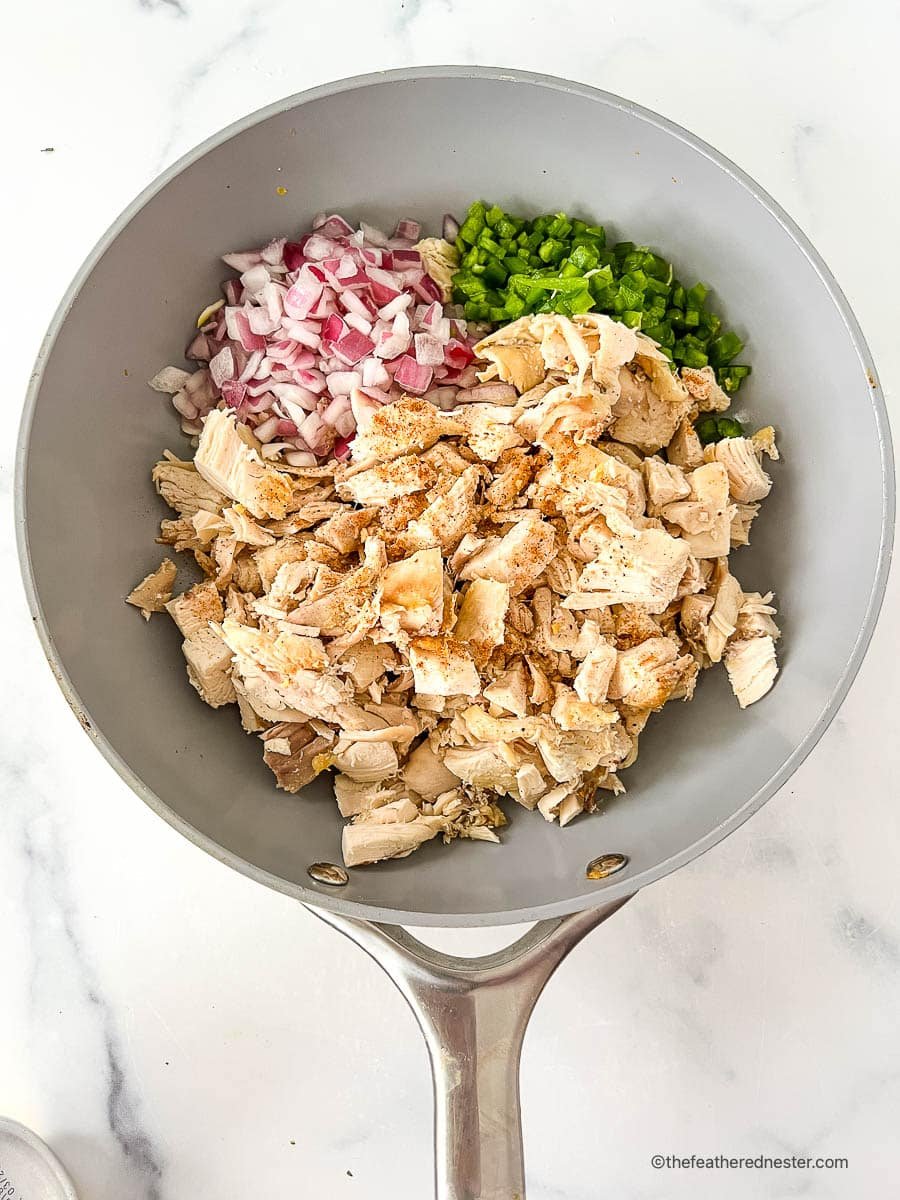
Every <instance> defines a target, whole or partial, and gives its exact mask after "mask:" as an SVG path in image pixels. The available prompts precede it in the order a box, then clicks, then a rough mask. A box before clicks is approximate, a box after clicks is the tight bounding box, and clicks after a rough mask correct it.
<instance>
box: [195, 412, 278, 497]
mask: <svg viewBox="0 0 900 1200" xmlns="http://www.w3.org/2000/svg"><path fill="white" fill-rule="evenodd" d="M246 430H247V427H246V425H238V423H237V421H236V420H235V418H234V416H233V414H231V413H230V412H225V411H224V410H223V409H219V408H214V409H213V410H212V411H211V412H210V413H209V414H208V416H207V417H206V419H205V421H204V422H203V432H202V433H201V434H200V445H199V446H198V447H197V453H196V454H195V455H194V465H195V466H196V468H197V470H198V471H199V472H200V474H201V475H202V476H203V478H204V479H205V480H206V481H207V483H210V484H212V486H213V487H214V488H217V489H218V490H219V491H220V492H224V493H225V495H226V496H230V497H231V499H232V500H237V501H238V503H239V504H243V505H244V507H245V508H247V509H248V510H249V511H250V513H251V514H252V515H253V516H254V517H276V518H277V517H283V516H285V514H286V513H287V511H288V508H289V506H290V503H291V498H292V495H293V487H292V485H291V480H290V477H289V476H288V475H285V474H283V473H282V472H280V471H277V470H276V469H275V468H274V467H272V466H269V465H268V464H267V463H266V462H265V461H264V460H263V459H262V458H261V457H260V454H259V452H258V450H256V449H255V448H254V447H252V446H249V445H248V444H247V442H246V441H245V436H247V435H246V433H245V431H246ZM250 436H252V435H250Z"/></svg>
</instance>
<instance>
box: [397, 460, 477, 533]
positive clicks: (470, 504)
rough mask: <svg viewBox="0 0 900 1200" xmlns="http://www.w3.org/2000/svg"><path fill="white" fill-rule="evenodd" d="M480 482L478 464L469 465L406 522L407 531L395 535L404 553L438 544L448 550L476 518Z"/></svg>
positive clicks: (472, 526)
mask: <svg viewBox="0 0 900 1200" xmlns="http://www.w3.org/2000/svg"><path fill="white" fill-rule="evenodd" d="M480 482H481V472H480V470H479V468H477V467H468V468H467V469H466V470H465V471H463V473H462V475H460V476H459V478H458V479H457V480H456V481H455V482H454V483H453V485H452V486H451V487H450V488H449V490H448V491H446V492H444V493H443V494H442V495H440V496H437V497H436V498H435V499H434V500H432V501H431V503H429V504H428V506H427V507H426V508H425V510H424V511H423V512H422V514H421V516H419V517H418V518H416V519H415V520H412V521H410V522H409V525H408V527H407V529H406V531H405V532H404V533H403V534H401V535H400V537H399V538H398V539H397V547H398V549H400V550H401V552H403V553H411V552H412V551H414V550H420V549H424V548H425V547H427V546H440V548H441V551H442V552H443V553H444V554H450V553H452V551H453V550H454V549H455V548H456V547H457V546H458V545H459V543H460V542H461V540H462V539H463V537H464V536H465V535H466V534H467V533H469V532H470V531H471V530H472V529H474V527H475V525H476V523H477V521H478V511H479V509H478V504H477V501H476V497H477V494H478V487H479V484H480Z"/></svg>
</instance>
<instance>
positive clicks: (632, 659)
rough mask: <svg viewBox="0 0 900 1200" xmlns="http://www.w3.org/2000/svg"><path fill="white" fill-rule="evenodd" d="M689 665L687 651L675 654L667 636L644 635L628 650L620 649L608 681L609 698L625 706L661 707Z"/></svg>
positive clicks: (672, 644) (689, 657)
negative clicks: (641, 640) (637, 643)
mask: <svg viewBox="0 0 900 1200" xmlns="http://www.w3.org/2000/svg"><path fill="white" fill-rule="evenodd" d="M692 665H693V659H692V658H691V656H690V655H689V654H685V655H679V654H678V647H677V646H676V645H675V643H674V642H673V641H672V640H671V638H648V639H647V641H646V642H641V643H640V645H638V646H632V647H631V649H630V650H620V651H619V654H618V657H617V660H616V667H615V670H614V671H613V674H612V679H611V680H610V684H609V696H610V699H612V700H621V701H622V702H623V704H626V705H628V707H629V708H638V709H656V708H661V707H662V705H663V704H665V702H666V701H667V700H668V699H669V696H670V695H671V694H672V691H673V690H674V688H675V687H676V686H677V684H678V683H679V682H680V681H681V678H682V676H683V675H684V672H685V671H686V670H687V668H688V667H689V666H692Z"/></svg>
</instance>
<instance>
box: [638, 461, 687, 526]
mask: <svg viewBox="0 0 900 1200" xmlns="http://www.w3.org/2000/svg"><path fill="white" fill-rule="evenodd" d="M642 467H643V471H644V483H645V484H646V487H647V500H648V504H647V511H648V512H649V513H650V514H651V515H653V516H658V515H659V513H660V511H661V510H662V508H663V507H664V506H665V505H666V504H672V503H673V502H674V501H675V500H684V499H686V497H688V496H690V494H691V485H690V484H689V483H688V481H687V479H686V478H685V474H684V471H682V470H681V468H680V467H677V466H674V465H673V464H671V463H666V462H663V460H662V459H661V458H657V457H656V456H655V455H654V456H653V457H652V458H645V459H644V461H643V463H642Z"/></svg>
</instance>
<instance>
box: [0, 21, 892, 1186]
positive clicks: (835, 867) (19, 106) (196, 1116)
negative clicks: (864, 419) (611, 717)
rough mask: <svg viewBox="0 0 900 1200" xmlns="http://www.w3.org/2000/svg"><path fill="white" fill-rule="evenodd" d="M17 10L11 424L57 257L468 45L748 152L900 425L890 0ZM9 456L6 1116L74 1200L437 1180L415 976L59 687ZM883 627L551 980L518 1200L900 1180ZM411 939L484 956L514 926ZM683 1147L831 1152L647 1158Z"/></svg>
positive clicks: (1, 972)
mask: <svg viewBox="0 0 900 1200" xmlns="http://www.w3.org/2000/svg"><path fill="white" fill-rule="evenodd" d="M5 23H6V33H7V45H8V46H15V47H16V48H17V52H16V54H15V56H12V55H8V56H7V65H6V68H5V71H4V76H5V79H4V82H5V84H6V95H7V103H6V112H7V122H6V127H5V129H4V133H3V142H4V145H5V148H6V150H5V153H6V160H7V170H6V172H5V173H4V175H5V178H4V185H3V188H2V190H0V209H2V216H3V218H4V220H3V226H4V228H5V229H6V230H7V235H6V236H7V243H6V247H5V251H4V259H5V261H6V264H7V265H6V268H5V286H4V288H3V295H2V299H0V312H2V328H3V333H4V338H3V341H4V354H3V357H4V393H5V397H4V398H5V402H6V404H7V406H8V407H10V409H11V412H10V419H9V423H10V426H11V427H14V425H15V422H16V420H17V410H18V406H19V404H20V399H21V396H22V394H23V391H24V388H25V384H26V381H27V376H28V372H29V369H30V364H31V362H32V360H33V357H34V354H35V352H36V350H37V347H38V342H39V339H40V337H41V335H42V333H43V330H44V328H45V325H46V323H47V321H48V320H49V318H50V316H51V314H52V311H53V309H54V307H55V306H56V304H57V302H58V299H59V297H60V295H61V294H62V291H63V289H64V287H65V286H66V284H67V282H68V280H69V278H70V276H71V275H72V274H73V272H74V271H75V269H76V268H77V266H78V265H79V264H80V262H81V260H82V259H83V257H84V255H85V254H86V253H87V251H88V250H89V248H90V247H91V245H92V244H93V243H94V241H95V239H96V238H97V237H98V236H99V235H100V233H101V232H102V231H103V230H104V229H105V227H106V226H107V225H108V224H109V222H110V221H111V220H112V219H113V217H114V216H115V215H116V214H117V213H118V211H119V210H120V209H121V208H122V207H123V206H124V205H125V204H126V203H127V202H128V201H129V200H130V199H131V197H132V196H133V195H134V194H135V193H136V192H137V191H138V190H139V189H141V188H142V187H143V186H144V185H145V184H146V183H147V182H148V181H149V180H150V179H151V178H152V177H153V176H154V175H155V174H157V172H158V171H160V170H161V169H162V168H163V167H164V166H166V165H167V164H168V163H170V162H171V161H172V160H173V159H174V158H176V157H177V156H178V155H180V154H181V153H182V152H184V151H185V150H187V149H188V148H189V147H190V146H192V145H193V144H194V143H196V142H198V141H200V140H201V139H202V138H204V137H206V136H207V135H208V134H209V133H211V132H213V131H214V130H215V129H217V128H218V127H220V126H222V125H224V124H226V123H228V122H230V121H231V120H233V119H235V118H236V117H238V116H240V115H241V114H243V113H244V112H246V111H248V110H251V109H254V108H257V107H259V106H261V105H263V104H266V103H268V102H270V101H272V100H275V99H276V98H278V97H280V96H282V95H285V94H287V93H290V92H293V91H298V90H300V89H302V88H305V87H308V86H310V85H313V84H316V83H319V82H322V81H324V80H325V79H327V78H329V77H332V76H336V75H352V74H356V73H359V72H364V71H371V70H375V69H379V68H384V67H390V66H398V65H404V64H410V63H434V62H475V61H478V60H485V61H491V60H493V61H500V62H502V63H504V65H511V66H519V67H527V68H532V69H535V70H539V71H543V72H547V73H551V74H560V75H567V76H570V77H572V78H574V79H579V80H584V81H586V82H589V83H593V84H597V85H600V86H602V87H605V88H607V89H609V90H611V91H614V92H619V93H621V94H622V95H626V96H629V97H630V98H632V99H634V100H637V101H639V102H640V103H642V104H645V105H647V106H649V107H650V108H653V109H656V110H658V111H660V112H663V113H665V114H666V115H668V116H670V117H672V118H673V119H674V120H676V121H678V122H680V123H682V124H683V125H686V126H687V127H688V128H690V129H692V130H694V131H695V132H696V133H698V134H699V135H700V136H701V137H703V138H705V139H707V140H708V141H710V142H711V143H713V144H714V145H715V146H717V147H719V148H720V149H721V150H722V151H724V152H725V153H726V154H727V155H729V156H730V157H731V158H733V159H735V160H736V161H737V162H738V163H740V164H741V166H743V167H744V168H745V169H746V170H747V171H749V172H750V174H751V175H753V176H755V178H756V179H758V180H759V181H760V183H761V184H762V185H763V186H764V187H765V188H767V189H768V190H769V191H770V192H771V193H772V194H773V195H774V196H775V197H776V198H777V199H778V200H779V201H780V202H781V203H782V204H784V205H785V207H786V208H787V209H788V211H789V212H790V213H791V214H792V215H793V216H794V217H795V218H796V219H797V220H798V221H799V223H800V225H801V226H803V228H804V229H805V230H806V231H807V232H808V233H809V235H810V236H811V237H812V239H813V241H814V242H815V243H816V245H817V246H818V248H819V250H820V251H821V252H822V253H823V255H824V257H825V259H826V260H827V261H828V263H829V265H830V266H831V267H832V269H833V270H834V271H835V273H836V275H837V277H838V279H839V280H840V282H841V284H842V286H843V287H844V288H845V290H846V292H847V294H848V296H849V299H850V301H851V303H852V304H853V306H854V307H855V310H856V312H857V314H858V316H859V318H860V320H861V322H862V325H863V327H864V329H865V330H866V333H867V336H868V338H869V341H870V345H871V347H872V350H873V352H874V355H875V358H876V361H877V362H878V364H879V368H880V371H881V375H882V380H883V383H884V385H885V390H886V393H887V396H888V401H889V403H890V404H891V405H892V406H893V407H894V412H895V415H896V405H897V404H898V403H900V396H898V390H897V389H898V386H900V340H898V337H897V304H896V290H897V286H896V279H897V277H898V275H900V237H898V224H897V217H896V213H897V197H898V195H900V158H898V155H897V154H896V122H895V117H896V113H897V110H898V102H900V85H898V74H897V66H896V60H895V57H896V45H897V41H898V37H900V15H898V10H897V9H896V6H894V5H889V4H887V3H886V2H884V0H881V2H880V3H876V4H873V5H870V6H867V13H866V16H865V19H862V18H861V17H860V16H859V15H857V14H856V13H855V11H854V6H852V5H850V4H849V3H846V2H845V0H830V2H829V0H755V2H754V3H746V2H743V0H683V2H682V3H680V4H677V5H676V4H672V3H663V2H662V0H645V3H643V4H642V5H639V6H626V7H621V6H620V7H618V8H617V9H616V10H615V11H610V10H609V9H608V6H604V5H595V6H587V5H584V4H583V3H578V2H576V0H557V2H556V3H555V4H554V5H552V6H547V7H544V6H540V5H538V4H536V3H523V0H489V3H487V4H484V3H476V0H406V3H393V2H388V0H365V2H362V0H345V3H344V5H343V6H341V7H340V8H339V9H338V8H336V7H335V6H326V7H325V8H324V9H322V8H319V6H316V5H310V4H297V3H296V0H235V2H234V3H230V4H223V3H213V2H212V0H130V3H129V2H127V0H91V2H90V3H88V4H81V5H72V4H67V3H64V2H63V0H43V3H41V4H38V5H35V6H31V5H16V6H15V8H14V10H13V11H12V12H11V13H10V14H9V15H8V16H7V18H6V21H5ZM13 118H14V119H13ZM12 441H13V439H12V437H10V438H8V439H7V444H6V447H5V449H4V450H3V451H2V454H0V501H2V506H3V512H4V521H3V524H2V535H0V555H2V563H3V566H4V568H5V572H6V574H7V576H8V578H9V579H10V584H9V586H8V587H6V588H5V589H4V591H3V593H2V596H0V606H2V607H0V612H2V625H3V629H4V634H5V637H4V651H3V672H2V676H3V678H2V682H0V696H2V704H3V711H4V721H3V731H2V734H0V787H2V803H0V1113H4V1114H5V1115H7V1116H10V1117H14V1118H16V1119H18V1120H20V1121H22V1122H24V1123H26V1124H28V1125H30V1126H31V1127H33V1128H34V1129H35V1130H36V1131H37V1132H38V1133H40V1134H41V1135H42V1136H43V1137H45V1138H46V1139H47V1140H48V1141H49V1142H50V1143H51V1144H52V1145H53V1147H54V1148H55V1149H56V1150H57V1151H58V1153H59V1154H60V1155H61V1157H62V1158H63V1160H64V1161H65V1162H66V1164H67V1165H68V1167H69V1169H70V1170H71V1172H72V1174H73V1176H74V1178H75V1181H76V1183H77V1185H78V1188H79V1191H80V1195H81V1196H82V1197H83V1200H184V1198H186V1197H192V1198H193V1197H203V1198H204V1200H233V1198H235V1197H239V1196H251V1195H252V1196H269V1197H277V1198H280V1197H287V1196H289V1195H290V1196H298V1195H299V1196H304V1197H305V1196H310V1197H312V1196H317V1197H318V1196H322V1197H328V1198H329V1200H332V1198H334V1200H338V1198H344V1197H347V1198H349V1197H358V1198H360V1200H387V1198H388V1197H391V1198H402V1200H406V1198H410V1200H421V1198H423V1197H426V1196H427V1195H429V1189H430V1172H431V1132H430V1126H431V1099H430V1084H429V1079H428V1068H427V1062H426V1056H425V1051H424V1047H423V1045H422V1043H421V1040H420V1038H419V1036H418V1033H417V1030H416V1029H415V1026H414V1023H413V1019H412V1017H411V1015H410V1014H409V1012H408V1011H407V1010H406V1008H405V1006H404V1004H403V1002H402V1000H401V999H400V997H399V995H398V994H396V993H395V992H394V990H393V988H392V986H391V984H390V983H389V982H388V980H387V979H386V978H385V977H383V976H382V975H381V973H380V972H379V970H378V969H377V968H376V967H375V966H374V965H373V964H372V963H370V962H369V961H368V960H367V959H366V958H365V957H364V956H363V955H361V954H360V953H359V952H358V951H357V950H355V949H354V948H353V947H352V946H351V945H350V944H349V943H347V942H345V941H344V939H342V938H340V937H338V936H337V935H335V934H334V933H333V932H332V931H331V930H329V929H327V928H326V927H325V926H324V925H323V924H321V923H320V922H318V921H317V920H315V918H313V917H311V916H310V915H308V914H307V913H306V912H305V911H304V910H303V909H301V908H300V907H299V906H298V905H297V904H296V903H294V902H292V901H291V900H289V899H287V898H286V897H284V896H281V895H278V894H276V893H274V892H270V891H267V890H265V889H264V888H262V887H259V886H257V885H255V884H253V883H251V882H250V881H249V880H247V879H245V878H243V877H242V876H240V875H238V874H236V873H234V872H231V871H229V870H228V869H226V868H225V867H223V866H221V865H219V864H218V863H216V862H214V861H212V860H211V859H209V858H207V857H206V856H205V855H204V854H202V853H201V852H200V851H199V850H197V849H195V848H194V847H193V846H191V845H189V844H188V843H187V842H186V841H183V840H182V839H181V838H180V837H179V836H178V835H177V834H176V833H175V832H174V831H173V830H172V829H170V828H169V827H168V826H166V825H165V824H164V823H163V822H161V821H160V820H158V819H157V818H156V817H155V816H153V814H152V813H151V812H150V811H149V809H147V808H145V807H144V805H143V804H141V802H140V801H139V800H138V799H137V798H136V797H135V796H133V795H132V794H131V793H130V792H129V790H128V789H127V788H126V786H125V784H124V783H122V782H121V781H120V780H119V779H118V778H117V777H116V775H115V774H114V773H113V771H112V769H111V768H110V767H109V766H108V765H107V764H106V763H105V762H104V761H103V759H102V758H101V757H100V756H99V755H98V754H97V753H96V751H95V750H94V748H93V747H92V746H91V744H90V742H89V741H88V739H87V738H85V737H84V736H83V734H82V732H81V730H80V729H79V727H78V724H77V722H76V721H75V719H74V718H73V716H72V715H71V713H70V712H69V710H68V708H67V706H66V704H65V702H64V701H63V699H62V696H61V695H60V694H59V692H58V691H57V689H56V686H55V684H54V682H53V679H52V676H51V674H50V672H49V670H48V669H47V667H46V664H45V662H44V660H43V657H42V654H41V652H40V650H39V647H38V644H37V640H36V638H35V637H34V634H33V631H32V629H31V622H30V619H29V617H28V614H27V612H26V607H25V602H24V598H23V596H22V593H21V589H20V585H19V579H18V566H17V563H16V555H15V548H14V545H13V538H12V513H11V507H12V458H13V445H12ZM898 628H900V584H898V582H897V578H896V575H895V578H894V582H893V584H892V585H891V587H890V590H889V594H888V599H887V603H886V605H885V609H884V612H883V615H882V618H881V622H880V625H879V628H878V631H877V633H876V636H875V641H874V644H873V647H872V650H871V652H870V654H869V656H868V658H867V660H866V662H865V664H864V666H863V669H862V672H861V674H860V676H859V678H858V680H857V682H856V684H855V686H854V688H853V690H852V692H851V694H850V697H849V699H848V700H847V702H846V704H845V705H844V707H843V709H842V710H841V713H840V715H839V716H838V718H837V719H836V721H835V722H834V724H833V726H832V727H831V729H830V730H829V732H828V733H827V735H826V736H825V737H824V739H823V740H822V742H821V744H820V746H819V747H818V749H817V750H816V751H815V753H814V754H813V755H812V756H811V757H810V758H809V760H808V761H807V762H806V763H805V764H804V765H803V766H802V767H801V769H800V770H799V771H798V772H797V774H796V775H795V776H794V778H793V779H792V780H791V782H790V783H789V784H788V786H786V787H785V788H784V789H783V791H782V792H781V793H780V794H779V795H778V796H776V797H775V798H774V799H773V800H772V801H771V802H770V803H769V804H768V805H767V806H766V807H765V808H764V809H763V810H762V811H761V812H760V813H759V814H758V815H757V816H756V817H755V818H753V820H751V821H750V822H749V823H748V824H747V825H746V826H744V827H743V828H742V829H741V830H739V831H738V832H737V833H736V834H735V835H733V836H732V837H731V838H730V839H729V840H728V841H727V842H726V843H724V844H723V845H722V846H720V847H718V848H717V849H716V850H714V851H713V852H711V853H710V854H708V855H707V856H706V857H704V858H703V859H701V860H700V861H698V862H696V863H694V864H693V865H692V866H690V867H688V868H686V869H684V870H682V871H680V872H678V874H677V875H676V876H674V877H671V878H669V879H667V880H665V881H663V882H662V883H659V884H657V885H655V886H654V887H652V888H651V889H650V890H648V891H647V892H645V893H643V894H641V895H640V896H638V898H637V899H636V900H635V901H634V902H633V903H632V904H631V905H629V906H628V907H627V908H625V909H624V910H623V911H622V913H620V914H618V915H617V916H616V917H615V918H614V919H613V920H612V921H610V922H609V923H608V924H607V925H605V926H604V927H602V928H601V929H599V930H597V931H596V932H595V933H594V934H593V935H592V936H591V937H590V938H589V939H588V940H587V941H586V942H585V943H583V944H582V945H581V946H580V947H579V948H578V949H577V950H576V951H575V953H574V954H573V955H572V957H571V959H570V960H569V961H568V962H567V963H566V964H565V966H564V967H563V969H562V970H561V971H560V972H559V974H558V976H557V977H556V978H555V979H554V980H553V981H552V982H551V984H550V985H549V987H548V989H547V992H546V993H545V995H544V997H543V999H542V1000H541V1002H540V1004H539V1006H538V1008H537V1011H536V1013H535V1016H534V1019H533V1024H532V1027H531V1030H530V1032H529V1034H528V1037H527V1039H526V1044H525V1052H524V1062H523V1082H522V1092H523V1104H524V1121H525V1131H526V1141H527V1153H528V1169H529V1181H530V1190H529V1197H530V1200H563V1198H564V1200H596V1198H597V1197H599V1196H601V1195H607V1194H609V1195H617V1196H621V1197H624V1198H626V1200H657V1198H659V1200H663V1198H665V1200H669V1198H673V1197H675V1198H677V1197H682V1196H684V1197H687V1196H690V1197H692V1198H693V1200H705V1198H707V1197H708V1198H710V1200H712V1198H716V1200H718V1198H719V1197H721V1196H723V1195H726V1194H727V1195H728V1196H729V1197H737V1198H739V1200H740V1198H743V1197H752V1198H758V1197H766V1198H768V1197H773V1198H774V1197H788V1196H795V1195H801V1194H802V1195H804V1196H808V1197H811V1198H812V1197H815V1198H821V1200H825V1198H828V1197H839V1198H841V1200H844V1198H846V1200H850V1198H853V1200H856V1198H857V1197H863V1196H866V1197H867V1196H876V1195H880V1196H885V1195H888V1194H895V1193H896V1190H897V1188H898V1186H900V1185H898V1183H897V1173H898V1164H897V1158H896V1130H897V1120H898V1115H900V1018H898V1013H900V890H898V885H897V862H898V857H900V808H898V803H897V782H896V781H897V779H898V778H900V738H898V737H897V732H896V726H897V716H898V711H900V708H898V701H897V671H896V662H897V659H898V654H900V640H898V634H897V630H898ZM429 936H430V937H431V939H432V941H434V942H435V943H436V944H440V945H441V946H443V947H447V948H452V949H455V950H458V951H461V952H468V953H478V952H481V951H484V950H487V949H491V948H494V947H495V946H497V945H499V944H501V943H502V942H504V941H506V940H508V939H509V931H491V930H484V931H467V932H466V931H458V932H456V931H446V932H444V933H442V934H440V935H439V934H438V933H437V932H434V931H433V932H432V933H431V934H430V935H429ZM692 1152H693V1153H697V1154H704V1155H706V1154H710V1155H712V1154H717V1153H720V1154H726V1155H749V1156H753V1155H758V1154H768V1155H789V1154H798V1155H805V1154H808V1155H810V1156H819V1155H821V1156H833V1157H846V1158H847V1159H848V1160H849V1167H848V1168H847V1169H845V1170H833V1171H825V1170H821V1171H805V1170H798V1171H793V1170H787V1171H784V1170H783V1171H776V1170H766V1171H753V1170H742V1171H729V1172H725V1173H723V1172H707V1171H689V1170H683V1171H677V1170H666V1171H658V1170H653V1169H652V1167H651V1166H650V1158H651V1155H652V1154H655V1153H661V1154H679V1155H682V1154H683V1155H687V1154H690V1153H692ZM726 1174H727V1178H726V1177H725V1176H726Z"/></svg>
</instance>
